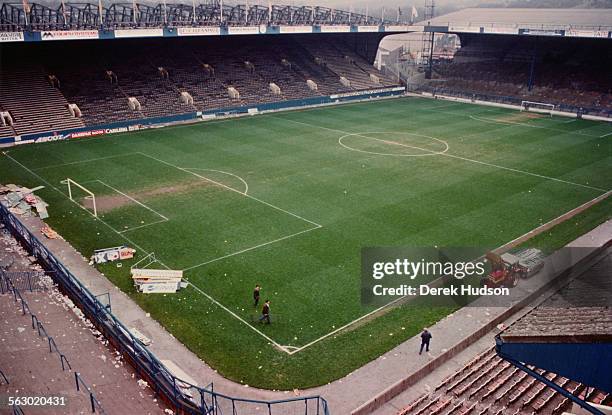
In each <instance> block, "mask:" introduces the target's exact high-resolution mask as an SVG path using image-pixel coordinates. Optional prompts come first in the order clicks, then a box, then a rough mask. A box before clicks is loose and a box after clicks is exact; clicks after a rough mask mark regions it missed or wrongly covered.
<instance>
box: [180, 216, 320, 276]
mask: <svg viewBox="0 0 612 415" xmlns="http://www.w3.org/2000/svg"><path fill="white" fill-rule="evenodd" d="M322 227H323V226H321V225H317V226H315V227H314V228H310V229H305V230H303V231H300V232H296V233H293V234H291V235H287V236H283V237H282V238H278V239H275V240H273V241H268V242H264V243H261V244H259V245H255V246H251V247H249V248H245V249H241V250H240V251H236V252H232V253H231V254H227V255H223V256H220V257H218V258H214V259H211V260H209V261H206V262H202V263H200V264H196V265H192V266H190V267H188V268H185V269H183V272H185V271H190V270H192V269H195V268H198V267H202V266H204V265H208V264H212V263H213V262H217V261H220V260H222V259H225V258H230V257H233V256H236V255H240V254H243V253H245V252H249V251H252V250H254V249H257V248H261V247H264V246H267V245H271V244H274V243H277V242H280V241H284V240H286V239H289V238H293V237H294V236H298V235H301V234H304V233H306V232H310V231H314V230H316V229H320V228H322Z"/></svg>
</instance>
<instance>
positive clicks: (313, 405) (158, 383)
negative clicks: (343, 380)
mask: <svg viewBox="0 0 612 415" xmlns="http://www.w3.org/2000/svg"><path fill="white" fill-rule="evenodd" d="M0 222H3V223H4V224H5V225H6V226H7V228H8V229H9V230H10V231H11V232H12V234H13V235H14V236H15V237H16V238H17V239H18V240H19V241H21V243H22V244H23V245H24V246H25V248H26V249H27V250H28V251H29V252H32V253H33V255H34V256H36V258H37V259H38V262H39V263H40V264H41V265H42V267H43V268H44V269H46V270H48V271H52V273H51V276H52V278H53V280H54V282H55V283H57V284H58V288H59V289H60V290H62V292H63V293H64V294H66V295H68V297H70V299H71V300H72V301H74V303H75V304H76V305H78V306H79V308H80V309H81V310H82V311H83V313H84V315H85V316H86V317H87V318H88V319H89V320H90V321H91V322H92V323H93V324H94V325H95V326H96V328H97V329H98V330H99V331H100V332H101V333H103V335H104V337H105V338H106V339H108V340H109V343H110V344H111V345H112V346H113V347H114V348H115V349H116V350H117V351H119V352H120V353H121V354H122V355H123V356H124V358H125V360H126V361H127V362H129V363H130V364H131V365H132V367H133V368H134V369H135V371H136V372H137V374H138V375H139V376H140V377H141V378H142V379H144V380H145V381H147V383H148V384H149V386H150V387H151V388H152V390H153V391H154V392H155V393H156V394H159V395H161V396H162V397H163V398H164V399H165V400H166V401H167V402H168V403H169V404H170V405H171V406H173V407H174V408H175V409H176V410H177V412H181V413H184V414H206V415H209V414H210V415H222V414H232V415H241V414H245V413H246V414H250V413H253V411H254V407H255V406H259V407H261V406H264V407H266V408H267V409H268V415H273V414H277V413H280V412H282V413H286V412H287V408H289V410H290V411H291V413H297V411H298V409H296V408H300V409H299V411H300V412H303V413H304V414H305V415H308V414H312V415H315V414H316V415H329V414H330V411H329V406H328V404H327V401H326V400H325V399H324V398H323V397H321V396H306V397H295V398H289V399H282V400H270V401H266V400H256V399H245V398H238V397H232V396H228V395H224V394H221V393H219V392H216V391H215V390H214V387H213V385H212V384H210V385H208V386H206V387H200V386H196V385H192V384H191V383H189V382H186V381H184V380H182V379H180V378H178V377H176V376H174V375H173V374H172V373H171V372H170V371H169V370H168V369H167V368H166V367H165V366H164V365H163V364H162V363H161V362H160V361H159V360H158V358H157V357H156V356H155V355H154V354H153V352H151V351H149V350H148V349H147V348H146V347H145V346H144V345H143V344H142V343H141V342H140V341H139V340H138V339H137V338H136V337H134V336H133V335H132V333H131V332H130V331H129V330H128V329H127V328H126V327H125V326H124V325H123V323H122V322H121V321H120V320H119V319H118V318H117V317H115V315H114V314H113V313H112V312H111V311H110V310H109V308H108V307H107V306H105V305H104V304H102V303H101V302H100V301H99V300H98V298H97V297H96V296H95V295H93V294H92V293H91V292H90V291H89V290H88V289H87V288H86V287H85V286H84V285H83V284H82V283H81V282H80V281H79V280H78V279H77V278H76V277H75V276H74V275H73V274H72V273H71V272H70V270H68V268H66V266H65V265H64V264H63V263H62V262H61V261H60V260H59V259H57V258H56V257H55V255H53V253H51V251H49V250H48V249H47V247H46V246H45V245H44V244H43V243H42V242H40V241H39V240H38V238H37V237H36V236H35V235H34V234H33V233H31V232H30V231H29V230H28V229H27V228H26V227H25V225H23V224H22V223H21V222H20V221H19V219H18V218H17V217H16V216H14V215H13V214H12V213H11V212H9V210H8V209H7V208H6V206H4V205H3V204H2V203H0ZM277 408H278V411H276V409H277ZM243 411H245V412H243Z"/></svg>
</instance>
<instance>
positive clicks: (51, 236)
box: [40, 225, 60, 239]
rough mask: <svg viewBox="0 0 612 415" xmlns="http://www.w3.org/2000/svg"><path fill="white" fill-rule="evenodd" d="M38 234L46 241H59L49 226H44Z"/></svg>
mask: <svg viewBox="0 0 612 415" xmlns="http://www.w3.org/2000/svg"><path fill="white" fill-rule="evenodd" d="M40 232H41V233H42V234H43V235H45V236H46V237H47V238H48V239H59V237H60V236H59V234H58V233H57V232H55V231H54V230H53V229H51V227H50V226H49V225H45V226H43V227H42V228H41V229H40Z"/></svg>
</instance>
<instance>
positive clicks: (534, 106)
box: [521, 101, 555, 117]
mask: <svg viewBox="0 0 612 415" xmlns="http://www.w3.org/2000/svg"><path fill="white" fill-rule="evenodd" d="M554 110H555V105H554V104H547V103H545V102H536V101H521V111H532V112H539V113H542V114H548V115H550V116H551V117H552V115H553V111H554Z"/></svg>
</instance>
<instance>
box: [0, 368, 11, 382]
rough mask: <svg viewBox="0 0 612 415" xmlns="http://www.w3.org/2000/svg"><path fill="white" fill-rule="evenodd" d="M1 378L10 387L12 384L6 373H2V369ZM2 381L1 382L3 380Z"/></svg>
mask: <svg viewBox="0 0 612 415" xmlns="http://www.w3.org/2000/svg"><path fill="white" fill-rule="evenodd" d="M0 378H2V379H4V382H5V383H6V384H7V385H9V384H10V383H11V382H9V380H8V378H7V377H6V375H5V374H4V372H3V371H2V369H0ZM2 379H0V380H2Z"/></svg>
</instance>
